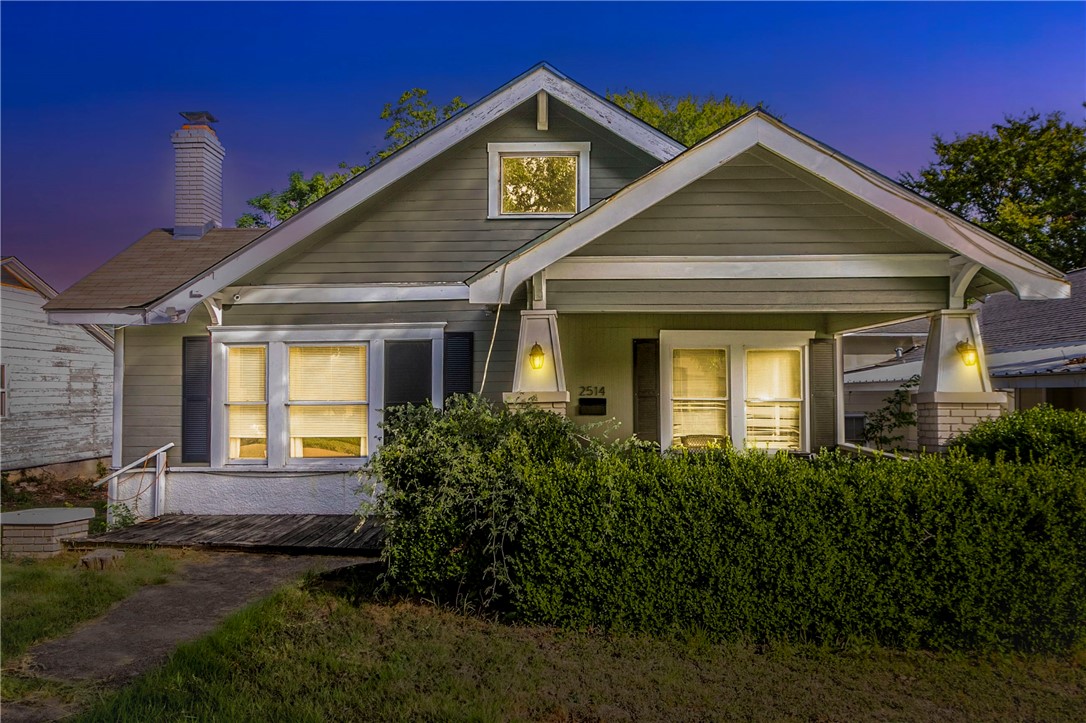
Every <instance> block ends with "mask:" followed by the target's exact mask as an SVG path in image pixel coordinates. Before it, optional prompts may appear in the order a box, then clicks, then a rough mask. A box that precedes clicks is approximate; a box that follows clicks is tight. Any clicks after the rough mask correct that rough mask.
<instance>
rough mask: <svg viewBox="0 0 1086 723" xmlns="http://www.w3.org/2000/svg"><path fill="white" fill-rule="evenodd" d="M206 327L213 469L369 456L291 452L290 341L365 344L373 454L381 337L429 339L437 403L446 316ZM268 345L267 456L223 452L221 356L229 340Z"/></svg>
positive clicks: (284, 466)
mask: <svg viewBox="0 0 1086 723" xmlns="http://www.w3.org/2000/svg"><path fill="white" fill-rule="evenodd" d="M209 330H210V332H211V345H212V346H211V467H212V468H214V469H239V468H240V469H252V468H254V467H256V468H260V469H267V470H308V471H314V470H318V469H319V470H329V471H332V470H334V471H340V470H351V469H357V468H358V466H359V465H360V464H363V463H365V462H366V461H367V460H368V459H369V456H368V455H367V456H364V457H340V458H334V461H333V460H332V459H330V458H319V457H318V458H291V457H290V430H289V418H288V408H289V404H288V399H287V397H288V388H287V385H288V384H289V368H288V355H289V353H290V352H289V347H291V346H301V345H305V344H311V345H316V346H321V345H340V346H344V345H354V344H366V345H367V346H368V349H367V352H366V365H367V369H366V397H367V400H368V401H367V404H368V407H367V418H366V424H367V426H366V432H367V434H368V435H369V436H368V438H367V440H366V449H367V451H368V452H369V453H370V454H372V453H373V451H374V450H375V449H377V448H378V447H379V446H380V444H381V428H380V426H378V425H380V423H381V422H382V421H383V419H384V409H383V402H382V400H383V399H384V358H385V353H384V343H385V341H386V340H389V339H393V340H400V339H403V340H417V341H424V340H427V339H429V340H432V341H433V342H434V343H433V344H432V345H431V353H432V354H433V357H432V367H431V380H430V385H431V388H432V389H433V392H434V396H433V400H434V405H435V406H437V407H438V408H440V407H441V406H442V400H443V399H444V396H443V395H442V393H441V392H442V389H443V387H444V381H443V378H442V369H443V368H444V364H443V362H444V345H443V344H441V343H440V342H441V340H442V338H443V335H444V333H445V322H437V323H423V324H327V325H309V326H230V327H227V326H212V327H209ZM256 344H263V345H266V346H267V349H268V351H267V357H266V359H267V366H266V373H267V375H268V376H267V386H266V390H267V391H266V394H265V397H266V398H267V405H268V456H267V459H265V460H232V459H229V457H228V452H229V449H228V439H227V435H228V433H229V430H228V424H227V417H226V415H227V412H226V403H225V402H226V390H227V386H226V384H227V378H226V368H227V365H226V356H227V348H228V347H229V346H242V345H256Z"/></svg>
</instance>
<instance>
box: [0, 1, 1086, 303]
mask: <svg viewBox="0 0 1086 723" xmlns="http://www.w3.org/2000/svg"><path fill="white" fill-rule="evenodd" d="M0 22H2V43H0V50H2V70H0V72H2V76H0V81H2V85H0V104H2V108H0V111H2V121H0V131H2V136H0V154H2V156H0V158H2V161H0V164H2V165H0V172H2V199H0V200H2V207H0V214H2V228H0V231H2V252H3V254H4V255H11V254H13V255H17V256H19V257H20V258H21V259H22V260H23V261H24V262H25V263H26V264H27V265H29V266H30V267H31V268H32V269H34V270H35V271H37V272H38V273H39V274H41V275H42V276H43V277H44V278H45V279H46V280H47V281H49V282H50V283H52V284H53V285H54V286H56V287H57V288H59V289H63V288H66V287H67V286H69V285H70V284H71V283H72V282H74V281H75V280H76V279H78V278H79V277H81V276H82V275H84V274H85V273H87V272H88V271H90V270H91V269H93V268H94V267H96V266H98V265H100V264H101V263H103V262H104V261H105V260H107V259H108V258H109V257H111V256H112V255H114V254H116V253H117V252H118V251H120V250H121V249H123V248H124V247H125V246H127V245H129V244H131V243H132V242H134V241H135V240H136V239H137V238H138V237H139V236H141V235H142V234H143V233H145V232H146V231H147V230H149V229H151V228H154V227H168V226H170V225H171V224H172V220H173V199H172V177H173V176H172V174H173V158H172V149H171V147H170V143H169V136H170V133H171V131H173V130H174V129H175V128H177V127H178V124H179V123H180V118H179V117H178V116H177V112H178V111H181V110H195V109H200V110H202V109H206V110H210V111H211V112H212V113H214V114H215V115H217V116H218V117H219V118H220V119H221V122H220V123H219V125H218V126H217V129H218V132H219V137H220V138H221V139H222V141H223V143H224V145H225V146H226V148H227V156H226V161H225V171H224V173H225V181H224V183H225V206H226V211H225V215H226V221H227V225H231V224H232V222H233V219H235V218H236V217H237V216H238V215H240V214H241V213H243V212H244V210H245V199H246V198H248V197H250V196H253V195H255V194H257V193H259V192H262V191H266V190H270V189H272V188H275V187H279V186H282V185H283V182H284V180H285V178H286V175H287V173H288V172H289V171H291V170H295V169H297V170H303V171H305V172H306V173H310V172H312V171H316V170H331V169H334V167H335V166H336V164H337V163H338V162H339V161H342V160H346V161H355V162H358V161H363V160H364V159H365V158H366V157H368V155H369V154H370V152H371V151H372V150H374V149H376V148H377V147H379V146H381V145H382V133H383V130H384V124H383V122H382V121H380V120H379V119H378V117H377V116H378V114H379V112H380V110H381V107H382V106H383V104H384V103H386V102H388V101H391V100H394V99H395V98H396V97H397V96H398V95H399V93H401V92H402V91H403V90H405V89H408V88H411V87H414V86H419V87H423V88H428V89H429V90H430V92H431V97H432V98H433V99H435V100H438V101H445V100H447V99H448V98H451V97H452V96H454V95H462V96H463V97H464V99H465V100H466V101H468V102H472V101H475V100H477V99H479V98H480V97H482V96H483V95H485V94H486V93H488V92H489V91H491V90H493V89H494V88H496V87H498V86H500V85H502V84H503V83H505V82H506V81H507V80H509V79H510V78H512V77H514V76H516V75H518V74H519V73H521V72H523V71H524V70H526V69H527V68H529V67H530V66H532V65H533V64H535V63H536V62H538V61H540V60H545V61H547V62H550V63H551V64H552V65H554V66H556V67H557V68H558V69H559V70H561V71H562V72H564V73H566V74H568V75H570V76H571V77H573V78H574V79H576V80H577V81H579V82H580V83H582V84H584V85H586V86H587V87H589V88H591V89H593V90H595V91H597V92H600V93H602V92H604V91H608V90H624V89H626V88H634V89H638V90H646V91H649V92H650V93H667V94H686V93H695V94H700V95H705V94H710V93H712V94H715V95H718V96H720V95H724V94H730V95H732V96H733V97H736V98H740V99H743V100H747V101H750V102H754V101H759V100H760V101H764V102H765V103H766V104H767V105H768V106H769V108H770V110H772V111H773V112H775V113H777V114H778V115H781V116H783V117H784V120H785V121H786V122H788V123H789V124H791V125H793V126H795V127H797V128H798V129H800V130H801V131H803V132H805V133H807V134H808V135H811V136H813V137H815V138H817V139H819V140H821V141H823V142H824V143H827V144H829V145H831V146H834V147H835V148H837V149H838V150H840V151H842V152H844V153H846V154H848V155H850V156H852V157H853V158H856V159H857V160H859V161H861V162H863V163H865V164H867V165H869V166H871V167H873V168H875V169H877V170H879V171H881V172H882V173H884V174H886V175H889V176H891V177H897V176H898V175H899V174H900V173H901V172H904V171H916V170H917V169H919V168H920V167H921V166H923V165H924V164H925V163H927V162H929V161H930V160H931V159H932V154H931V150H930V149H931V136H932V134H933V133H940V134H943V135H945V136H953V135H954V134H955V133H956V132H962V133H964V132H970V131H978V130H984V129H987V128H989V127H990V126H991V124H992V123H994V122H996V121H999V120H1000V119H1001V118H1002V116H1003V115H1004V114H1005V113H1013V114H1019V113H1022V112H1024V111H1027V110H1029V109H1031V108H1032V109H1036V110H1038V111H1042V112H1049V111H1054V110H1061V111H1064V112H1065V113H1067V114H1069V115H1070V116H1071V117H1073V118H1081V117H1082V106H1081V104H1082V102H1083V100H1086V87H1084V86H1086V3H1081V2H1074V3H947V4H943V3H825V4H823V3H692V4H679V3H672V4H656V3H595V4H580V3H550V4H528V3H524V4H505V3H502V4H499V3H477V4H469V3H438V4H428V3H407V4H378V3H322V4H317V3H305V4H301V3H123V4H122V3H23V2H4V3H3V4H2V5H0Z"/></svg>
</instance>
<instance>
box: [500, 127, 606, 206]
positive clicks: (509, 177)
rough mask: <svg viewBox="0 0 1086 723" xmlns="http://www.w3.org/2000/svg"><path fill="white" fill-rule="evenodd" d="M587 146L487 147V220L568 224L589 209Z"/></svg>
mask: <svg viewBox="0 0 1086 723" xmlns="http://www.w3.org/2000/svg"><path fill="white" fill-rule="evenodd" d="M590 147H591V144H590V143H488V144H487V147H486V149H487V153H488V154H489V156H490V208H489V214H488V216H489V218H569V217H570V216H572V215H574V214H575V213H577V212H578V211H581V210H583V209H585V208H587V207H588V199H589V195H588V153H589V149H590Z"/></svg>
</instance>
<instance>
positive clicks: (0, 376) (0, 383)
mask: <svg viewBox="0 0 1086 723" xmlns="http://www.w3.org/2000/svg"><path fill="white" fill-rule="evenodd" d="M10 387H11V380H10V379H8V365H7V364H0V419H7V416H8V405H10V404H11V389H10Z"/></svg>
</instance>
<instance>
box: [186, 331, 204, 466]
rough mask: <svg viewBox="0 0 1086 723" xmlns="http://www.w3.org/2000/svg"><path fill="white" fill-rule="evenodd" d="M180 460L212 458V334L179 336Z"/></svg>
mask: <svg viewBox="0 0 1086 723" xmlns="http://www.w3.org/2000/svg"><path fill="white" fill-rule="evenodd" d="M181 461H182V462H210V461H211V337H209V336H186V337H184V338H183V339H182V340H181Z"/></svg>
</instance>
